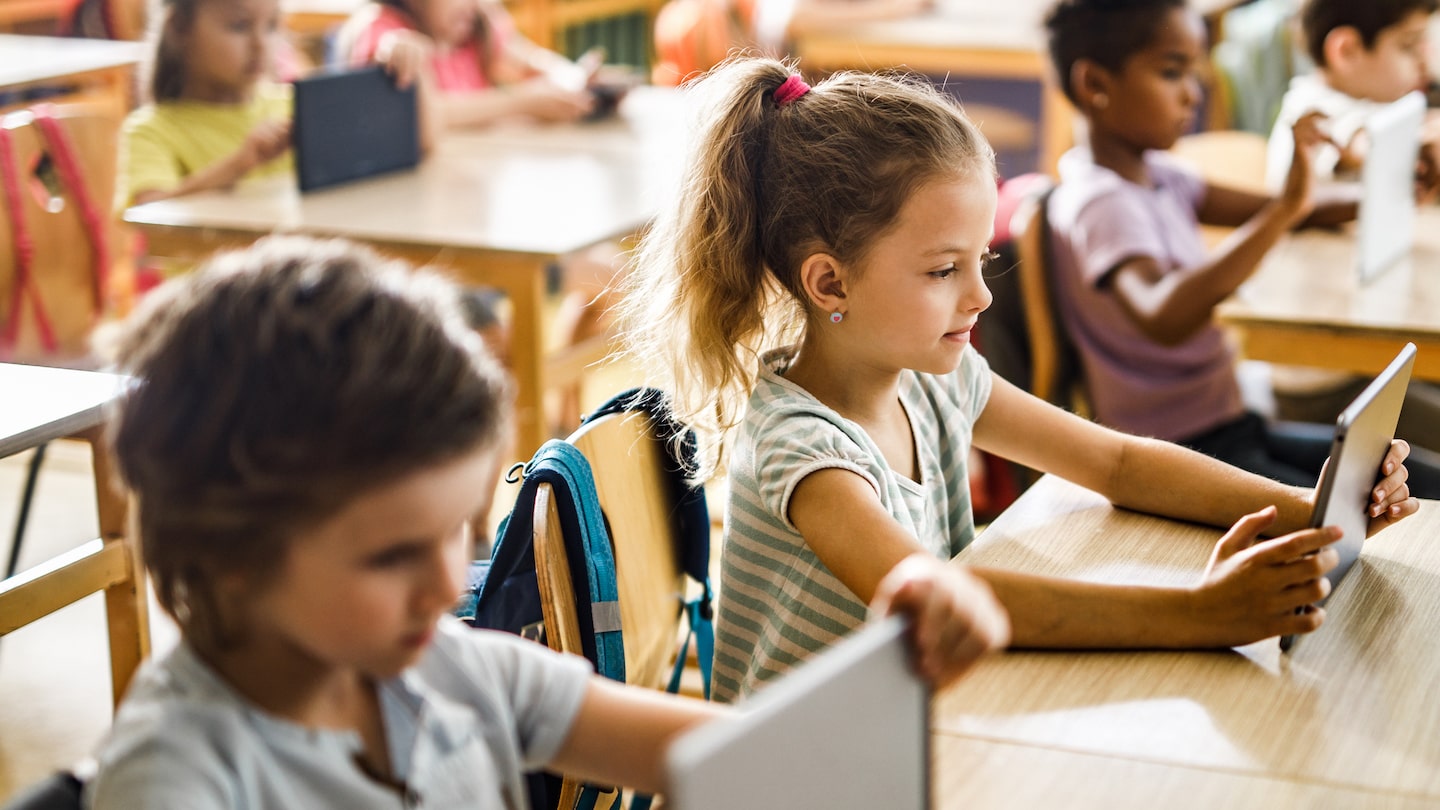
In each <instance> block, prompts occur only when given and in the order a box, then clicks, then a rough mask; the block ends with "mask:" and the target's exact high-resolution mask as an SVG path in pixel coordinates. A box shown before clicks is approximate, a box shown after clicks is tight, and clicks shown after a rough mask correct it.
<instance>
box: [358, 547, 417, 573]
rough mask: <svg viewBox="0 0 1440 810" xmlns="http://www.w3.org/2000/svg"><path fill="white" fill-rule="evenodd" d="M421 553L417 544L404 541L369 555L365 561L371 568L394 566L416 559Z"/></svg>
mask: <svg viewBox="0 0 1440 810" xmlns="http://www.w3.org/2000/svg"><path fill="white" fill-rule="evenodd" d="M421 553H422V551H421V548H420V546H419V545H418V544H414V543H406V544H403V545H398V546H392V547H391V548H388V549H385V550H384V551H381V552H380V553H378V554H375V555H373V556H371V557H370V558H369V559H368V560H367V562H368V563H369V566H370V567H371V568H395V567H397V566H401V565H405V564H406V563H409V562H411V561H413V560H416V559H418V558H419V557H420V555H421Z"/></svg>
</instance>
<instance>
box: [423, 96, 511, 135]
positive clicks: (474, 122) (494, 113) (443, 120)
mask: <svg viewBox="0 0 1440 810" xmlns="http://www.w3.org/2000/svg"><path fill="white" fill-rule="evenodd" d="M435 96H436V104H435V106H436V107H437V108H438V109H439V114H438V115H437V116H436V120H437V121H438V122H439V123H440V125H441V126H442V128H443V129H446V130H450V129H473V128H476V127H484V126H489V125H490V124H494V123H496V122H498V121H501V120H504V119H506V118H509V117H511V116H513V115H516V114H517V113H518V112H519V100H518V99H517V98H516V96H515V94H514V93H513V92H512V91H510V90H506V89H504V88H499V87H497V88H492V89H489V90H480V91H477V92H474V93H444V92H439V93H436V94H435Z"/></svg>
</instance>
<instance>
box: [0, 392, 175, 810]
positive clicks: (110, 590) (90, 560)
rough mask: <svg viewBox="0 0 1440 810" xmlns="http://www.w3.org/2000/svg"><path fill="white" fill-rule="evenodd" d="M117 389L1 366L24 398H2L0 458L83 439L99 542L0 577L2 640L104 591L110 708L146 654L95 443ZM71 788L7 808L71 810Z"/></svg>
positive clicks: (107, 468)
mask: <svg viewBox="0 0 1440 810" xmlns="http://www.w3.org/2000/svg"><path fill="white" fill-rule="evenodd" d="M121 386H122V383H121V382H120V381H119V380H118V379H117V378H115V377H114V376H112V375H108V374H104V375H102V374H95V373H93V372H86V371H73V370H69V369H55V368H42V367H35V366H18V365H10V364H4V363H0V390H4V391H11V392H20V393H23V394H24V397H23V398H22V397H8V398H4V399H0V457H5V456H9V455H14V454H15V453H18V452H22V451H23V450H25V449H28V448H31V447H35V446H37V445H40V444H42V443H44V442H47V441H52V440H54V439H59V438H65V437H74V438H81V439H83V440H85V441H88V442H90V445H91V447H92V450H93V460H94V475H95V497H96V505H97V508H98V510H99V523H100V537H99V538H98V539H96V540H92V541H90V542H89V543H86V544H84V545H82V546H80V547H79V548H76V549H73V550H72V551H69V552H66V553H64V554H61V555H59V556H57V557H55V558H52V559H50V560H47V561H45V562H43V563H40V564H39V565H36V566H34V567H33V568H30V569H29V570H27V571H25V572H24V573H22V574H20V575H19V576H13V577H7V578H5V579H4V580H0V636H5V635H8V634H9V633H10V632H11V631H13V630H17V629H19V628H21V627H24V626H25V625H28V624H30V623H32V622H34V621H36V620H38V619H40V618H42V617H44V616H48V615H49V614H51V613H54V612H55V611H57V610H59V609H60V608H63V607H66V606H67V605H71V604H74V603H75V602H78V601H80V600H81V599H83V598H85V597H87V596H89V595H90V594H93V593H104V594H105V613H106V622H107V624H108V625H109V636H110V680H111V694H112V696H113V699H114V702H115V704H116V705H118V704H119V703H120V699H121V698H122V697H123V696H124V694H125V690H126V688H128V687H129V685H130V680H131V678H132V677H133V676H134V674H135V671H136V669H137V668H138V667H139V665H140V662H141V660H142V659H144V658H145V656H146V655H148V654H149V652H150V630H149V627H150V625H149V619H148V614H147V602H146V598H147V594H146V588H145V573H144V571H145V569H144V566H143V565H142V563H141V560H140V553H139V543H138V541H136V540H135V539H134V538H132V537H130V536H128V535H127V529H128V528H129V527H128V525H127V512H128V506H129V504H128V502H127V500H126V498H125V495H124V494H123V493H121V492H120V491H119V490H118V489H117V488H116V487H115V485H114V480H115V479H114V472H113V470H112V469H111V463H110V456H109V453H108V452H107V450H106V447H105V442H104V436H103V433H104V429H103V428H104V426H103V424H102V422H103V417H104V414H103V409H104V407H105V405H106V403H107V402H108V401H109V400H110V399H112V398H113V397H114V396H115V395H116V394H118V393H119V392H120V390H121ZM79 785H80V782H79V779H77V778H76V776H75V774H73V773H70V772H60V773H56V774H54V775H52V776H51V777H49V778H48V779H45V780H44V781H42V782H41V783H39V784H38V785H35V786H33V787H32V788H31V789H29V790H27V791H24V792H23V793H22V794H21V795H19V796H16V797H15V798H13V799H12V800H11V801H10V802H9V803H7V804H6V805H5V808H6V810H71V809H72V808H73V809H74V810H78V808H79V807H80V801H79Z"/></svg>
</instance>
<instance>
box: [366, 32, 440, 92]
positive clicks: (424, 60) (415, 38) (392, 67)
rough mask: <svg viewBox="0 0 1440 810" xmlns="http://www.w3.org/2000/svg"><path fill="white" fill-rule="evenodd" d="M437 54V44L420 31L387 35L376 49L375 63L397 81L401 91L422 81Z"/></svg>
mask: <svg viewBox="0 0 1440 810" xmlns="http://www.w3.org/2000/svg"><path fill="white" fill-rule="evenodd" d="M434 52H435V43H434V42H432V41H431V39H430V38H429V37H427V36H425V35H424V34H422V33H420V32H419V31H410V30H403V29H402V30H396V31H390V32H388V33H386V34H385V35H384V36H382V37H381V38H380V42H379V44H378V45H376V47H375V61H376V62H377V63H379V64H380V65H383V66H384V68H385V72H386V73H389V74H390V76H391V78H393V79H394V80H395V86H396V87H399V88H400V89H401V90H404V89H405V88H407V87H409V86H410V85H412V84H414V83H416V82H418V81H420V77H421V76H422V75H423V74H424V71H425V70H426V68H427V66H428V65H429V63H430V57H431V55H432V54H434Z"/></svg>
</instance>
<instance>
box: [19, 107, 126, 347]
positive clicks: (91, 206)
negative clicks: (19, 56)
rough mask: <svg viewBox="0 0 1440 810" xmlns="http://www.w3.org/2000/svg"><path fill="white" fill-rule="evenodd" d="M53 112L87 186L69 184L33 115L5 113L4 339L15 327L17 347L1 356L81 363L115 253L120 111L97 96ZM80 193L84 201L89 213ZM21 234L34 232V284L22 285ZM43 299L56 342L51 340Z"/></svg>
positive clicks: (30, 235)
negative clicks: (114, 205) (39, 311)
mask: <svg viewBox="0 0 1440 810" xmlns="http://www.w3.org/2000/svg"><path fill="white" fill-rule="evenodd" d="M50 110H51V114H52V117H53V119H54V120H55V121H56V122H57V123H58V125H59V126H58V129H59V131H60V132H61V133H63V137H64V139H65V140H66V141H67V142H68V144H69V146H70V150H69V151H70V153H71V154H72V155H73V158H74V165H75V167H76V168H77V170H78V172H77V174H78V178H77V179H78V182H79V184H80V185H83V187H84V190H83V191H81V190H79V189H77V188H74V187H72V184H71V182H70V180H69V179H68V178H67V173H66V172H65V170H64V168H63V166H62V157H61V155H60V154H59V151H60V150H57V149H56V148H55V147H54V145H52V143H51V142H50V141H49V140H48V139H47V138H46V136H45V133H44V132H43V131H42V129H41V123H40V122H39V121H38V119H37V116H36V114H35V113H34V112H32V111H31V110H20V111H17V112H13V113H10V114H8V115H5V116H3V117H0V128H3V129H4V130H5V131H6V132H7V133H8V135H9V142H10V146H11V148H10V150H9V151H10V155H9V158H10V160H9V161H6V160H5V158H6V155H4V154H0V172H3V173H5V174H6V175H8V178H7V180H6V182H5V183H4V186H3V187H4V188H8V189H9V192H8V193H0V336H3V335H5V334H8V333H9V330H12V329H14V330H16V331H15V342H14V345H13V346H8V345H4V344H5V342H8V341H3V338H0V359H5V360H18V361H22V362H29V363H41V364H46V365H69V366H74V365H84V364H85V363H84V358H85V357H86V356H87V355H88V353H89V340H90V332H91V330H92V328H93V327H94V326H95V324H96V322H97V321H98V319H99V317H100V315H101V312H102V310H103V308H104V306H105V303H106V300H107V298H108V295H109V291H108V289H107V278H108V275H109V271H110V269H111V263H112V262H113V261H114V260H115V259H116V258H117V252H118V250H117V248H118V239H117V229H116V220H115V218H114V216H113V215H112V214H111V210H112V202H113V200H114V196H115V172H116V156H117V148H118V143H119V132H120V123H121V111H120V110H119V108H118V106H117V105H115V104H112V103H104V102H99V101H95V102H83V103H74V104H62V105H55V106H53V107H51V108H50ZM82 195H83V197H82ZM82 198H88V209H87V207H86V204H84V203H82ZM17 215H18V219H17ZM18 223H23V226H24V228H23V231H22V230H20V229H19V228H18V227H17V225H18ZM22 234H23V235H24V236H23V237H22ZM17 238H28V242H29V245H30V248H29V255H30V257H31V259H30V262H29V267H30V270H29V275H30V279H31V281H32V282H33V283H32V284H31V285H29V287H28V289H26V287H25V286H24V285H21V284H19V283H18V281H19V279H20V276H19V273H20V264H19V259H18V257H17V251H16V240H17ZM17 297H18V298H19V300H18V302H17ZM37 304H38V305H39V306H40V307H41V308H42V309H43V318H44V320H45V321H48V324H49V331H50V333H51V335H52V336H53V341H51V340H47V339H46V337H45V333H44V329H43V328H42V325H41V324H42V321H41V317H42V316H40V315H38V314H37V310H36V309H35V307H36V305H37Z"/></svg>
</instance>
